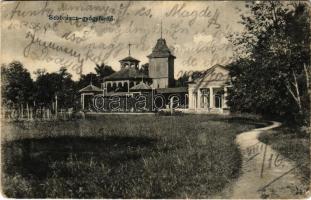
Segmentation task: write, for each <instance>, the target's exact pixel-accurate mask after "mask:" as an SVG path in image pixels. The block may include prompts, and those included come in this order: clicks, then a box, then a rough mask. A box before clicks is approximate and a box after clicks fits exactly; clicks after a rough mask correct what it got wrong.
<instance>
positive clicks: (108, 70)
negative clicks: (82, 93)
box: [95, 63, 115, 82]
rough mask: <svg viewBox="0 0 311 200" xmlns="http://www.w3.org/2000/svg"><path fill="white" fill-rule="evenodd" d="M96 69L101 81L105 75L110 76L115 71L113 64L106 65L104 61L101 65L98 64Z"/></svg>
mask: <svg viewBox="0 0 311 200" xmlns="http://www.w3.org/2000/svg"><path fill="white" fill-rule="evenodd" d="M95 71H96V74H97V75H98V77H99V81H100V82H103V79H104V78H105V77H107V76H109V75H111V74H113V73H114V72H115V71H114V70H113V69H112V67H111V66H109V65H106V64H104V63H102V64H101V65H98V64H96V67H95Z"/></svg>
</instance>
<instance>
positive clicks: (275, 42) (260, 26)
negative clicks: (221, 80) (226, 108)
mask: <svg viewBox="0 0 311 200" xmlns="http://www.w3.org/2000/svg"><path fill="white" fill-rule="evenodd" d="M308 6H309V5H308V3H307V2H279V1H260V2H257V1H256V2H249V3H247V4H246V7H247V8H248V9H249V11H250V14H248V15H241V23H242V24H243V25H244V32H243V33H242V34H240V33H239V35H234V34H233V35H231V36H230V40H231V41H232V42H233V44H234V46H235V48H236V49H235V52H236V58H237V61H236V62H235V63H233V64H231V66H230V69H231V70H230V74H231V78H232V80H231V82H232V84H233V87H232V90H231V91H230V94H229V96H228V103H229V105H230V108H231V109H232V111H234V112H236V111H239V112H251V113H259V114H262V115H267V116H273V117H274V118H279V119H280V120H284V121H286V122H288V123H292V124H296V125H305V124H309V125H310V121H311V120H310V102H311V99H310V98H311V91H310V79H311V75H310V74H311V70H310V20H309V18H310V14H309V8H308Z"/></svg>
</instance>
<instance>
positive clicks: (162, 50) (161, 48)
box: [147, 38, 176, 58]
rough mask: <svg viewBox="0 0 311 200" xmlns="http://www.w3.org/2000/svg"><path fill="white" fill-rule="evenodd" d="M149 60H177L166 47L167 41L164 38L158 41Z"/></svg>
mask: <svg viewBox="0 0 311 200" xmlns="http://www.w3.org/2000/svg"><path fill="white" fill-rule="evenodd" d="M147 57H148V58H167V57H173V58H176V57H175V56H174V55H173V54H172V53H171V51H170V49H169V48H168V47H167V45H166V41H165V39H163V38H160V39H158V41H157V44H156V45H155V47H154V48H153V49H152V53H151V54H150V55H148V56H147Z"/></svg>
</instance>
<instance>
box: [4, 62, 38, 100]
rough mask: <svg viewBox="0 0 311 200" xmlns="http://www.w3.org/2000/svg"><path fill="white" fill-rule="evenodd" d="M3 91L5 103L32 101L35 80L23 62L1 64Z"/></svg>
mask: <svg viewBox="0 0 311 200" xmlns="http://www.w3.org/2000/svg"><path fill="white" fill-rule="evenodd" d="M1 92H2V98H3V103H4V104H7V105H8V106H10V105H22V104H24V105H25V104H26V103H31V102H32V100H33V80H32V79H31V76H30V73H29V72H28V71H27V70H26V69H25V68H24V66H23V64H22V63H21V62H19V61H13V62H11V63H10V64H9V65H8V66H6V65H2V66H1Z"/></svg>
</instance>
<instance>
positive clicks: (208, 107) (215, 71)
mask: <svg viewBox="0 0 311 200" xmlns="http://www.w3.org/2000/svg"><path fill="white" fill-rule="evenodd" d="M230 87H231V86H230V76H229V70H228V69H227V68H226V67H224V66H222V65H215V66H213V67H211V68H210V69H208V70H206V71H205V72H204V73H203V74H202V75H201V76H200V77H198V78H196V79H193V80H189V83H188V97H189V106H188V107H189V111H193V112H202V113H204V112H208V113H228V112H229V107H228V105H227V100H226V97H227V93H228V89H229V88H230Z"/></svg>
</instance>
